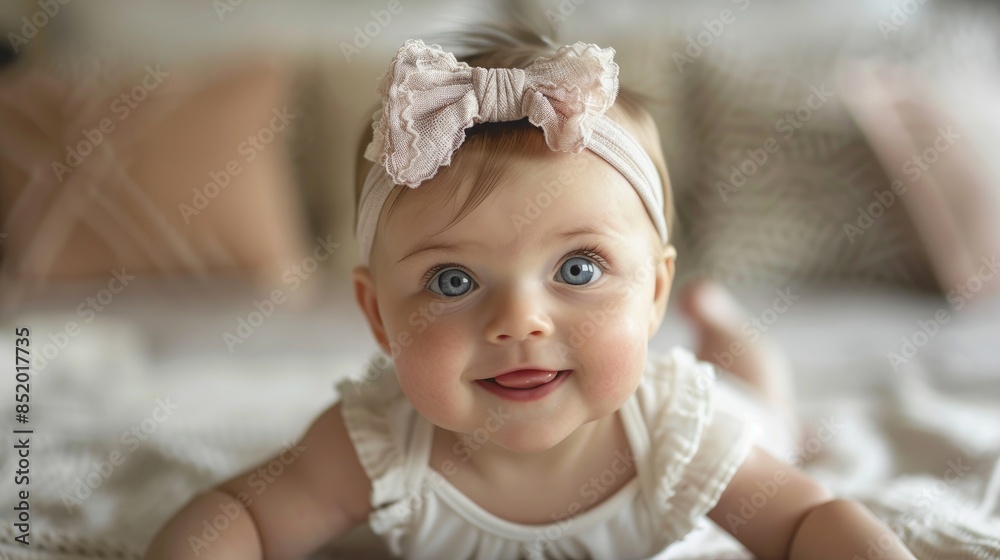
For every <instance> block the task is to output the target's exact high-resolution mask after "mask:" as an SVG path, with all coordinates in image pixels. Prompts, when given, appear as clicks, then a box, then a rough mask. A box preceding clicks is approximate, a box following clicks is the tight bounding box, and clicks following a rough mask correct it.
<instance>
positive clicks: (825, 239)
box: [0, 0, 1000, 558]
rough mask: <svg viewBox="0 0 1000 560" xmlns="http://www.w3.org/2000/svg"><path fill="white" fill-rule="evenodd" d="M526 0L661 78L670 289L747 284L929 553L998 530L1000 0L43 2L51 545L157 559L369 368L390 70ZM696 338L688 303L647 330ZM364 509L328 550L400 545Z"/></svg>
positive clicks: (34, 61) (36, 147) (15, 222)
mask: <svg viewBox="0 0 1000 560" xmlns="http://www.w3.org/2000/svg"><path fill="white" fill-rule="evenodd" d="M513 14H530V15H531V16H532V17H535V18H541V19H544V20H547V21H548V22H550V23H551V24H552V25H553V26H554V27H555V28H556V29H557V30H558V33H559V40H560V42H562V43H572V42H574V41H577V40H582V41H586V42H592V43H597V44H599V45H601V46H610V47H613V48H614V49H615V50H616V52H617V54H616V56H615V60H616V62H617V63H618V64H619V65H620V67H621V79H622V83H623V84H625V85H628V86H630V87H632V88H634V89H637V90H639V91H642V92H644V93H646V94H647V95H649V96H650V97H651V99H652V103H651V106H650V109H651V111H652V112H653V114H654V116H655V118H656V120H657V122H658V124H659V127H660V128H659V130H660V135H661V140H662V142H663V147H664V152H665V156H666V160H667V163H668V167H669V174H670V180H671V183H672V188H673V191H674V197H675V203H676V209H675V212H676V216H677V222H676V226H677V227H676V230H675V232H673V238H674V243H675V244H676V246H677V248H678V253H679V258H678V265H677V266H678V268H677V279H676V283H675V287H676V288H677V289H681V288H682V287H683V286H684V285H685V284H686V283H687V282H688V281H689V280H691V279H693V278H695V277H702V276H708V277H711V278H714V279H716V280H718V281H720V282H721V283H723V284H724V285H726V286H727V287H729V288H730V289H732V290H733V291H734V292H735V293H736V294H738V296H739V297H740V299H741V301H742V302H743V303H744V304H745V306H746V308H747V310H748V312H749V313H750V314H751V320H750V321H748V324H747V325H746V328H745V329H744V332H745V333H747V335H748V338H750V337H754V334H753V333H758V334H765V335H767V336H769V337H770V338H772V339H773V340H775V341H776V342H777V344H778V345H780V346H781V347H782V348H783V349H784V350H785V351H786V352H787V354H788V356H789V358H790V361H791V363H792V366H793V369H794V371H795V374H796V390H797V392H798V395H799V397H800V405H799V406H800V411H801V418H802V420H803V423H804V425H805V426H806V431H807V433H813V432H815V430H818V429H819V428H820V427H822V426H823V425H824V424H823V422H824V421H826V422H827V424H826V425H827V426H829V421H830V418H835V419H836V420H837V425H838V426H839V425H842V426H843V428H842V429H841V430H839V431H837V432H836V433H835V436H834V437H831V438H830V439H828V440H822V441H821V440H820V439H816V438H814V440H815V441H816V442H817V443H816V446H815V447H816V448H815V449H812V448H810V447H807V448H805V451H804V452H803V453H801V454H800V455H799V456H797V457H795V458H792V459H794V460H796V461H797V462H800V463H802V464H803V466H804V468H806V469H809V470H810V471H811V472H812V473H813V474H815V475H816V476H817V477H820V478H821V479H823V480H824V481H825V482H826V483H828V484H829V485H831V486H832V487H834V488H835V489H836V490H837V491H839V492H841V493H844V494H847V495H850V496H853V497H857V498H858V499H861V500H863V501H865V503H867V504H868V505H869V506H870V507H871V508H872V509H873V510H874V511H875V512H876V513H877V514H878V515H880V516H882V517H883V518H884V519H886V520H887V521H893V522H897V526H898V530H897V532H898V533H899V534H900V535H901V536H902V537H903V538H904V539H905V540H907V543H908V544H910V546H911V548H913V549H914V550H918V549H919V550H920V551H921V557H927V558H938V557H940V558H946V557H947V558H964V557H969V558H973V557H976V558H985V557H1000V542H998V541H997V538H996V536H997V535H998V534H1000V521H998V519H1000V509H998V503H1000V463H998V457H1000V314H998V312H1000V302H998V298H997V297H996V295H997V294H998V293H1000V276H998V275H997V272H1000V262H998V260H997V259H998V257H1000V220H998V219H997V217H998V215H1000V158H998V157H997V156H998V152H1000V6H998V5H997V4H996V3H993V2H987V1H972V0H967V1H947V2H946V1H944V0H846V1H842V2H836V3H834V2H807V1H791V0H785V1H779V0H712V1H708V2H705V1H702V2H696V1H694V0H676V1H670V2H654V1H651V0H648V1H636V0H622V1H618V2H614V3H604V2H597V1H594V0H591V1H587V0H551V1H550V0H539V1H537V2H529V1H527V0H521V1H509V2H508V1H501V0H495V1H484V0H477V1H462V2H459V1H457V0H456V1H445V0H364V1H356V2H333V1H319V0H313V1H305V0H300V1H294V2H277V1H263V0H184V1H175V2H167V1H162V0H161V1H142V2H136V1H125V0H105V1H102V2H83V1H80V0H31V1H22V0H16V1H7V2H4V3H3V4H2V5H0V32H2V33H3V35H4V39H3V40H2V41H0V324H2V328H3V330H2V332H0V342H2V346H0V359H2V360H3V363H5V364H11V363H14V360H15V353H14V352H15V351H14V346H15V339H16V338H18V336H15V334H14V333H15V329H16V328H23V327H28V328H29V329H30V333H31V334H30V339H31V348H32V352H33V354H32V382H31V407H30V410H31V412H30V421H29V422H28V423H27V424H28V425H29V426H30V427H32V428H34V429H35V435H33V438H34V440H33V441H34V445H35V447H34V448H33V451H32V453H33V456H32V457H33V463H32V468H33V473H34V475H33V476H32V479H31V489H32V490H31V491H32V496H33V501H32V503H31V507H32V512H33V521H32V523H33V525H32V534H33V537H34V539H35V543H34V544H33V546H32V549H31V550H33V551H34V552H35V553H36V554H42V555H45V556H31V557H32V558H35V557H59V558H62V557H66V558H76V557H110V556H114V557H136V556H137V555H138V554H139V552H141V550H142V549H143V546H144V545H145V542H146V541H148V539H149V538H150V537H151V536H152V534H153V533H154V532H155V530H156V528H157V527H158V526H159V524H160V523H162V522H163V521H165V519H166V518H167V517H169V515H170V514H171V513H172V512H173V511H174V510H176V509H177V508H178V507H180V505H182V504H183V503H184V502H185V501H186V500H187V499H188V498H189V497H190V496H191V495H192V494H193V493H194V492H196V491H200V490H202V489H205V488H208V487H210V486H213V485H214V484H216V483H217V482H219V481H220V480H223V479H225V478H227V477H229V476H232V475H233V474H235V473H236V472H238V471H240V470H241V469H244V468H246V467H248V466H250V465H252V464H253V463H255V462H257V461H259V460H261V459H263V458H265V457H267V456H270V455H271V454H273V453H274V452H275V451H276V450H278V449H280V447H281V446H282V445H285V444H287V443H288V442H291V441H293V440H294V439H295V438H297V437H298V436H299V435H300V433H301V431H302V430H303V429H304V428H305V426H307V424H308V423H309V422H310V421H311V420H312V418H314V417H315V415H316V414H318V413H319V412H320V411H321V410H323V409H324V408H325V407H327V406H329V405H330V404H331V403H332V402H334V400H335V399H336V398H337V395H336V393H335V391H334V390H333V383H334V381H336V380H338V379H341V378H342V377H344V376H347V375H357V374H359V373H360V372H361V371H362V368H363V367H364V364H365V362H366V360H368V359H369V357H370V356H371V353H372V352H374V351H375V350H376V348H377V347H376V345H375V343H374V341H373V340H372V337H371V335H370V334H369V332H368V328H367V325H366V324H365V323H364V322H363V319H362V315H361V313H360V311H359V310H358V309H357V306H356V305H355V303H354V301H353V293H352V288H351V285H350V270H351V268H353V267H354V266H356V265H357V263H358V261H359V258H358V249H357V245H356V243H355V240H354V238H353V216H354V182H353V177H354V160H355V155H356V153H357V150H358V141H359V136H360V134H361V133H362V131H363V130H364V128H365V127H368V126H370V123H371V110H372V108H373V106H374V104H375V103H376V102H377V100H378V99H377V97H376V94H375V89H376V87H377V85H378V78H379V77H380V76H381V74H382V73H383V72H384V71H385V68H386V67H387V65H388V62H389V60H390V58H391V57H392V55H393V54H394V53H395V51H396V49H397V48H398V47H399V46H400V45H401V44H402V43H403V42H404V41H405V40H406V39H411V38H420V39H424V40H425V41H427V42H436V43H440V44H442V46H444V47H446V48H447V47H448V42H447V40H446V38H447V36H446V34H447V33H449V32H453V31H456V30H461V29H463V28H465V27H466V26H468V25H471V24H475V23H477V22H482V21H489V20H495V19H499V18H506V17H512V15H513ZM675 293H676V292H675ZM694 343H695V340H694V338H693V333H692V332H691V331H690V329H689V328H688V326H687V324H686V323H685V321H684V319H683V317H681V316H680V315H679V314H677V313H676V312H675V311H674V308H673V307H671V309H670V310H669V311H668V317H667V321H666V322H665V323H664V326H663V327H662V328H661V331H660V333H659V334H658V335H657V337H656V338H655V339H654V341H653V343H652V344H651V350H652V351H665V350H666V349H669V347H670V346H671V345H673V344H685V345H689V346H690V345H693V344H694ZM737 359H739V352H734V353H732V354H730V355H720V356H719V357H718V361H720V362H721V363H722V364H723V365H725V362H726V360H729V361H730V363H731V361H732V360H737ZM0 384H2V385H3V387H4V389H5V390H4V393H3V395H4V396H3V397H2V399H0V414H2V423H3V425H4V426H7V425H8V423H9V424H11V425H13V426H14V427H15V428H20V427H24V426H21V425H18V424H15V423H14V418H15V414H14V403H12V402H11V398H10V397H8V396H7V395H13V394H14V391H15V387H14V385H15V382H14V378H13V375H9V376H8V375H5V376H4V379H3V381H0ZM164 399H168V400H169V402H171V403H176V406H167V405H166V402H167V401H165V400H164ZM170 399H172V400H170ZM165 410H169V411H170V412H169V413H165V412H164V411H165ZM137 426H138V429H139V432H140V433H141V434H142V436H143V437H141V438H139V441H138V442H137V445H135V446H134V447H133V445H131V441H132V440H131V439H130V438H126V437H124V433H127V432H129V431H130V430H133V429H134V428H136V427H137ZM809 430H813V432H809ZM8 431H9V430H5V436H4V437H7V438H8V439H9V440H10V445H13V442H14V440H13V439H12V436H7V435H6V432H8ZM828 431H829V430H828ZM132 433H134V432H132ZM815 433H818V432H815ZM821 439H822V438H821ZM807 441H813V440H807ZM10 445H7V444H5V446H4V451H3V452H0V457H3V459H2V460H0V466H2V469H0V470H2V471H3V475H2V476H0V478H2V480H3V482H2V483H0V486H2V488H3V491H2V492H0V505H2V506H3V511H4V512H10V511H12V507H13V505H14V504H15V502H14V501H13V500H14V497H15V487H14V486H13V485H11V484H10V481H11V480H12V479H13V474H12V473H13V472H14V470H15V468H16V463H15V462H14V458H13V454H11V453H9V451H8V450H9V449H10ZM116 451H117V452H120V456H123V457H124V459H123V461H122V462H121V463H117V464H115V463H112V462H111V457H112V455H113V454H114V453H115V452H116ZM955 461H965V463H963V464H968V465H971V467H970V470H969V471H968V472H963V473H962V476H959V477H958V478H954V477H949V476H948V473H949V472H950V471H949V469H950V468H952V465H954V464H955ZM108 464H110V468H105V467H104V465H108ZM8 474H10V475H11V476H8ZM953 478H954V480H953ZM3 516H8V513H5V514H3ZM12 519H13V518H12ZM12 523H13V521H12V522H11V523H6V522H5V523H4V524H3V526H0V555H2V554H8V555H13V556H11V557H15V558H19V557H21V556H17V554H23V553H24V549H23V547H19V546H18V545H16V544H15V542H14V538H15V537H16V536H17V534H18V532H17V530H16V529H14V528H13V527H12ZM359 539H360V540H358V541H357V542H355V543H347V544H343V543H342V544H341V545H340V546H341V548H340V549H336V548H334V549H331V550H332V551H328V553H327V556H330V555H332V556H337V555H350V556H351V557H360V556H361V555H372V556H373V557H378V555H379V554H384V551H381V552H379V549H378V547H377V546H376V544H374V543H372V542H370V539H368V540H365V539H364V538H359ZM718 539H719V541H718V542H722V540H723V537H718ZM706 542H709V541H706ZM711 542H716V541H711ZM731 544H732V543H731V542H729V543H727V544H726V545H724V546H723V545H720V546H723V548H719V549H718V550H719V551H720V552H719V555H720V556H719V557H724V556H725V555H726V554H730V555H734V556H732V557H740V556H739V552H738V551H737V550H735V549H733V548H732V546H731ZM352 546H353V547H356V548H344V547H352ZM705 546H714V545H705ZM725 546H730V548H729V549H726V548H725ZM949 547H950V548H949ZM713 550H714V549H713ZM8 551H9V552H8ZM725 551H728V552H725ZM672 554H673V556H671V557H677V558H687V557H693V556H685V552H684V551H674V552H673V553H672ZM990 554H996V555H997V556H989V555H990ZM977 555H978V556H977ZM25 557H27V556H25ZM725 557H729V556H725Z"/></svg>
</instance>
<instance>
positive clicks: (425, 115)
mask: <svg viewBox="0 0 1000 560" xmlns="http://www.w3.org/2000/svg"><path fill="white" fill-rule="evenodd" d="M614 53H615V51H614V49H611V48H605V49H602V48H600V47H598V46H597V45H593V44H586V43H575V44H573V45H568V46H564V47H561V48H560V49H559V50H558V51H557V52H556V54H555V56H553V57H551V58H546V57H540V58H538V59H536V60H535V61H534V62H532V63H531V64H530V65H528V66H527V67H526V68H524V69H523V70H522V69H520V68H478V67H471V66H469V65H468V64H466V63H464V62H458V61H457V60H456V59H455V56H454V55H452V54H451V53H448V52H445V51H443V50H442V49H441V47H439V46H437V45H430V46H428V45H425V44H424V42H423V41H421V40H409V41H407V42H406V43H405V44H403V46H402V47H400V49H399V51H398V52H397V53H396V57H395V58H394V59H393V60H392V63H391V64H390V65H389V70H388V72H387V73H386V76H385V78H384V80H383V82H382V84H381V86H380V88H379V93H381V95H382V109H381V110H380V111H379V112H377V113H376V114H375V117H374V118H375V122H374V123H373V124H372V129H373V135H372V142H371V143H370V144H369V145H368V148H367V149H366V150H365V157H366V158H367V159H369V160H371V161H373V162H376V163H378V164H380V165H382V166H384V167H385V170H386V172H387V173H388V174H389V176H390V177H392V179H393V181H394V183H395V184H397V185H407V186H408V187H416V186H418V185H419V184H420V183H421V182H422V181H424V180H426V179H429V178H431V177H433V176H434V174H435V173H437V170H438V167H440V166H442V165H449V164H450V163H451V157H452V154H453V153H454V152H455V150H457V149H458V148H459V146H461V145H462V142H464V141H465V129H466V128H469V127H470V126H472V125H474V124H476V123H481V122H503V121H514V120H519V119H522V118H524V117H528V120H529V121H530V122H531V124H533V125H535V126H538V127H540V128H541V129H542V131H543V132H544V133H545V142H546V143H547V144H548V146H549V148H551V149H552V150H557V151H563V152H573V153H576V152H580V151H581V150H582V149H583V148H584V147H585V144H586V143H587V141H588V139H589V137H590V134H591V131H592V126H591V123H592V119H593V118H595V117H597V116H600V115H602V114H603V113H604V112H605V111H607V110H608V108H609V107H611V105H612V104H613V103H614V102H615V97H616V96H617V94H618V65H617V64H615V62H614V60H613V57H614Z"/></svg>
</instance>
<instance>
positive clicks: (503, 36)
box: [354, 23, 674, 238]
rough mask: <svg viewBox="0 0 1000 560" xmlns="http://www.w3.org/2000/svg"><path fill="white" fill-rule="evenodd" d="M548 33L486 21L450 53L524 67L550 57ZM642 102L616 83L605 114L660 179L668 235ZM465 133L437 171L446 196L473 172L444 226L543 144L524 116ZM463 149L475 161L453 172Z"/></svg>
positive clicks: (655, 150)
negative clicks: (639, 149)
mask: <svg viewBox="0 0 1000 560" xmlns="http://www.w3.org/2000/svg"><path fill="white" fill-rule="evenodd" d="M553 35H554V30H552V29H551V27H550V28H549V30H548V32H541V31H539V30H537V29H533V28H532V26H530V25H529V24H527V23H517V24H515V23H508V24H492V25H486V26H483V27H480V28H477V29H474V30H472V31H469V32H467V33H464V34H461V35H458V36H457V37H456V40H457V42H458V43H459V45H460V46H463V47H465V48H467V49H469V52H467V53H466V54H464V55H458V54H456V58H457V59H458V60H459V61H460V62H465V63H467V64H469V65H470V66H479V67H483V68H525V67H526V66H528V65H529V64H531V63H532V62H534V61H535V59H537V58H538V57H542V56H545V57H550V56H553V55H554V54H555V53H556V50H557V48H558V44H557V43H556V42H555V41H554V40H553V39H550V37H552V36H553ZM648 102H649V99H648V98H647V97H645V96H642V95H640V94H639V93H637V92H634V91H631V90H629V89H628V88H626V87H624V86H621V87H619V90H618V97H617V98H616V100H615V103H614V105H613V106H612V107H611V108H610V109H608V111H607V113H606V115H607V116H608V117H609V118H611V119H612V120H614V121H615V122H617V123H618V124H619V125H621V126H622V127H623V128H625V130H627V131H628V132H629V133H630V134H632V136H633V137H634V138H635V139H636V141H638V142H639V144H640V145H641V146H642V147H643V149H645V150H646V153H648V154H649V157H650V159H651V160H652V161H653V164H654V165H655V166H656V171H657V173H658V174H659V176H660V181H661V182H662V183H663V200H664V219H665V220H666V224H667V231H668V232H669V233H671V234H672V233H673V224H674V204H673V195H672V193H671V189H670V179H669V176H668V175H667V164H666V161H665V159H664V157H663V149H662V147H661V145H660V135H659V132H658V131H657V128H656V123H655V121H654V120H653V116H652V115H651V114H650V113H649V111H648V110H647V109H646V108H645V104H646V103H648ZM377 109H378V105H376V106H375V107H373V108H372V113H374V112H375V110H377ZM367 124H368V126H366V128H365V130H364V131H363V133H362V135H361V138H360V139H359V142H358V150H357V155H356V159H355V162H356V166H355V188H354V208H355V214H354V227H355V228H356V227H357V221H358V216H357V207H358V201H359V199H360V197H361V188H362V186H363V185H364V181H365V176H366V175H367V174H368V171H369V170H370V169H371V167H372V165H373V164H372V162H370V161H368V160H367V159H365V158H364V152H365V147H366V146H367V145H368V143H369V142H371V139H372V130H371V126H370V123H367ZM465 132H466V140H465V142H464V143H463V144H462V146H461V147H460V148H459V149H458V150H457V151H456V152H455V154H454V156H453V158H452V163H451V166H450V167H448V168H446V169H443V170H441V172H439V176H442V177H443V178H444V180H443V181H441V182H440V184H439V185H438V186H437V188H436V189H435V190H440V191H441V192H442V194H443V195H445V196H446V198H445V200H447V199H448V198H451V197H454V196H455V195H456V194H457V191H458V189H459V188H460V186H461V185H462V181H461V178H463V177H465V176H467V175H468V174H475V175H476V176H475V177H473V179H474V181H473V185H472V189H471V191H470V193H469V195H468V197H467V198H466V199H465V201H464V203H463V204H462V207H461V208H460V209H459V211H458V213H457V214H456V216H455V218H454V219H453V220H452V221H451V222H450V223H449V224H448V226H446V228H445V229H447V228H449V227H451V226H452V225H454V224H455V223H457V222H458V221H460V220H461V219H462V218H464V217H465V216H466V215H468V214H469V213H470V212H472V211H473V210H475V209H476V207H477V206H479V204H480V203H481V202H482V201H483V200H485V199H486V198H487V197H488V196H489V195H490V193H492V192H493V191H494V190H495V189H496V187H497V185H498V184H499V183H500V179H501V178H502V177H503V174H504V172H505V170H507V169H508V166H509V165H511V164H512V163H515V164H516V162H517V161H519V160H520V158H521V157H522V156H527V155H530V154H532V153H538V150H540V149H543V148H544V149H548V147H547V146H546V145H545V142H544V135H543V134H542V131H541V129H539V128H537V127H535V126H534V125H532V124H531V123H529V122H528V120H527V119H526V118H525V119H521V120H519V121H511V122H500V123H481V124H477V125H474V126H472V127H470V128H468V129H466V131H465ZM465 154H475V156H476V157H477V159H476V161H477V163H478V165H477V166H475V167H472V168H470V169H467V170H465V169H463V170H462V171H463V172H464V175H459V174H458V173H456V170H457V169H461V168H462V161H463V159H464V156H465ZM410 190H411V189H393V191H392V193H391V194H390V196H389V199H388V200H387V201H386V209H384V210H383V216H382V219H380V220H379V226H378V228H379V230H382V228H383V227H384V224H385V222H387V221H388V219H389V217H390V216H392V213H393V210H394V208H395V207H396V205H397V204H399V203H400V202H401V201H402V200H403V199H404V198H405V197H406V196H407V194H408V193H409V191H410ZM670 237H671V238H672V237H673V236H672V235H671V236H670Z"/></svg>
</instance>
